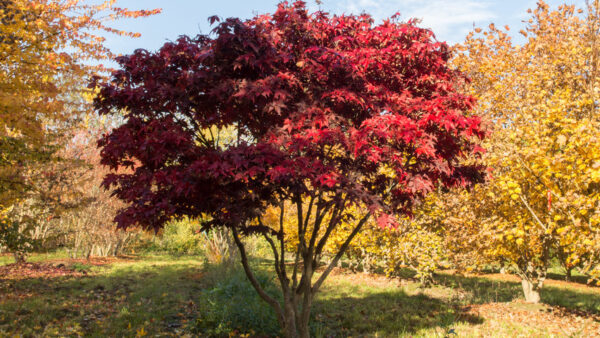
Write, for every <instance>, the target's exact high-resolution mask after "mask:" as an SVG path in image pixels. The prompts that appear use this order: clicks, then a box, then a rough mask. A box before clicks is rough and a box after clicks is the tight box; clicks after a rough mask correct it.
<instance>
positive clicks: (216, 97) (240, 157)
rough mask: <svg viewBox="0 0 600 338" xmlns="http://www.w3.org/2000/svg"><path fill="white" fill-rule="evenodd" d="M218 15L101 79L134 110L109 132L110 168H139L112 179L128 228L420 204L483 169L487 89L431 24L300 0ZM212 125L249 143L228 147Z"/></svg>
mask: <svg viewBox="0 0 600 338" xmlns="http://www.w3.org/2000/svg"><path fill="white" fill-rule="evenodd" d="M210 21H211V22H213V23H214V22H220V23H218V25H217V26H216V27H215V28H214V30H213V32H212V33H211V35H200V36H197V37H195V38H190V37H186V36H183V37H181V38H180V39H178V40H177V41H176V42H173V43H167V44H165V45H164V46H163V47H162V48H161V49H160V50H159V51H157V52H154V53H151V52H148V51H145V50H137V51H135V52H134V53H133V54H132V55H129V56H125V57H121V58H119V59H118V62H119V64H120V65H121V69H120V70H118V71H115V72H114V73H113V74H112V78H111V79H110V81H108V82H106V83H100V84H95V85H98V86H99V88H100V92H99V95H98V97H97V98H96V100H95V106H96V108H97V110H98V111H99V112H100V113H101V114H116V113H120V114H125V122H124V123H123V124H122V125H121V126H120V127H118V128H116V129H114V130H113V131H112V132H111V133H109V134H107V135H106V136H105V137H103V138H102V139H101V140H100V141H99V145H100V147H102V158H103V161H102V162H103V163H104V164H105V165H109V166H110V167H112V168H113V169H117V168H120V167H128V168H131V172H129V173H128V174H120V175H116V174H115V175H110V176H108V177H107V178H106V181H105V185H106V186H110V187H112V188H114V189H115V190H114V191H115V193H116V195H117V196H118V197H119V198H121V199H123V200H125V201H127V202H128V203H129V207H128V208H126V209H125V210H123V212H122V213H121V214H120V215H119V216H118V218H117V220H118V222H119V224H120V226H122V227H127V226H129V225H132V224H136V223H139V224H142V225H145V226H147V227H150V228H155V229H157V228H159V227H160V226H161V225H162V224H163V223H164V222H165V221H167V220H168V219H170V218H171V217H179V216H182V215H187V216H191V217H196V216H201V215H210V216H211V219H212V222H211V224H212V225H219V226H230V227H231V226H239V227H241V228H242V230H248V229H245V227H246V225H245V224H247V221H248V220H249V219H252V218H254V217H256V216H257V215H259V214H261V213H262V212H263V211H264V210H265V208H266V207H267V206H268V205H277V204H278V203H279V201H281V200H282V199H292V198H294V196H302V195H304V196H306V195H312V196H314V195H315V194H320V195H321V196H324V197H323V199H322V200H323V201H327V203H335V202H336V200H337V199H341V198H344V199H345V200H347V201H349V202H351V203H355V204H360V205H363V206H366V207H367V208H369V209H370V210H371V211H372V212H374V213H377V214H391V213H397V212H409V210H410V207H411V206H412V204H413V202H414V201H415V200H416V199H418V198H420V197H422V196H424V195H425V194H426V193H428V192H430V191H431V190H433V189H434V187H435V186H437V185H439V184H441V185H443V186H446V187H450V186H465V185H468V184H471V183H473V182H475V181H477V180H479V179H480V177H481V176H482V175H481V172H482V168H480V167H477V166H465V165H462V164H461V163H462V162H461V159H462V158H463V157H465V156H467V155H470V154H473V153H476V152H477V151H480V148H479V147H478V146H477V142H478V140H479V139H480V138H482V137H484V131H483V130H482V127H481V124H480V120H479V118H477V117H474V116H468V112H469V111H470V110H471V109H472V108H473V105H474V99H473V98H472V97H470V96H467V95H464V94H462V93H460V92H459V91H458V89H457V87H458V86H459V84H460V83H461V82H462V81H464V78H463V76H462V75H461V74H460V73H458V72H457V71H455V70H453V69H451V68H450V67H449V65H448V59H449V58H450V52H449V50H448V47H447V45H446V44H445V43H440V42H436V41H435V38H434V37H433V34H432V32H431V31H429V30H426V29H422V28H419V27H417V26H416V25H415V23H414V22H412V21H409V22H405V23H403V22H399V21H397V20H396V19H394V20H388V21H384V22H383V23H382V24H379V25H375V24H374V22H373V20H372V19H371V17H370V16H368V15H360V16H330V15H329V14H327V13H324V12H315V13H309V12H308V11H307V9H306V7H305V4H304V3H303V2H301V1H297V2H294V3H293V4H287V3H282V4H280V5H279V7H278V9H277V11H276V12H275V13H274V14H272V15H271V14H268V15H261V16H257V17H255V18H253V19H251V20H247V21H241V20H239V19H226V20H220V19H219V18H217V17H212V18H210ZM211 127H213V128H214V127H217V128H232V129H233V130H235V132H236V141H235V142H229V143H227V144H222V143H221V144H217V142H216V138H215V137H210V136H207V135H209V134H208V132H207V130H208V128H211ZM213 136H214V135H213ZM391 173H393V174H391ZM380 219H382V220H386V219H389V218H387V217H380ZM254 229H259V228H254ZM262 230H265V229H262ZM265 231H266V230H265Z"/></svg>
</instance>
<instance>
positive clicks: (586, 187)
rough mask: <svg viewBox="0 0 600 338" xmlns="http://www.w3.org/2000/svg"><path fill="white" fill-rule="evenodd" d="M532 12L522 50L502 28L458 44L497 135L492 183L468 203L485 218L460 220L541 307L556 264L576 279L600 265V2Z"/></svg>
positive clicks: (491, 149) (491, 147)
mask: <svg viewBox="0 0 600 338" xmlns="http://www.w3.org/2000/svg"><path fill="white" fill-rule="evenodd" d="M530 13H531V18H530V19H529V21H528V24H527V27H526V28H525V29H524V30H522V31H521V34H522V35H523V37H524V43H523V44H522V45H516V44H514V43H513V42H512V40H511V38H510V36H509V35H508V33H507V32H506V30H508V29H509V28H508V27H505V28H504V29H499V28H497V27H495V26H494V25H493V24H492V25H490V27H489V30H487V31H485V32H483V33H482V32H481V30H480V29H476V31H475V32H474V33H471V34H470V35H469V36H468V37H467V39H466V41H465V42H464V43H463V44H462V45H460V46H458V51H459V56H458V57H457V58H456V59H455V62H456V65H457V66H458V67H459V68H460V69H461V70H463V71H465V72H467V73H468V74H469V76H470V78H471V79H472V82H471V83H470V85H469V90H471V92H472V94H473V95H475V96H476V97H477V98H478V102H479V111H478V113H479V114H480V115H482V116H485V117H486V118H487V120H488V122H489V123H490V124H492V125H493V126H494V127H493V129H494V130H493V134H492V136H491V137H490V138H489V139H488V140H487V144H486V148H487V150H488V152H487V154H486V155H485V161H486V162H487V165H488V166H489V167H491V168H493V171H492V172H491V179H490V181H489V183H488V184H486V185H480V186H478V187H477V188H476V189H475V190H474V191H473V192H472V194H470V195H468V196H465V197H464V198H463V203H464V204H465V205H466V206H468V208H467V209H468V212H467V213H465V214H464V215H467V214H468V215H470V216H469V217H472V218H474V220H475V221H473V220H470V221H469V220H466V219H465V217H463V218H459V220H458V221H457V223H460V224H461V225H462V226H463V227H464V228H469V229H468V230H466V231H465V233H470V234H472V235H473V236H475V238H477V239H478V240H477V241H476V243H478V245H476V246H474V248H475V250H476V251H477V252H479V253H481V254H482V255H484V256H486V257H487V258H490V259H493V260H495V261H500V262H506V263H509V264H511V265H512V266H514V267H515V268H516V269H517V271H518V274H519V276H520V277H521V279H522V284H523V290H524V293H525V298H526V300H527V301H529V302H538V301H539V300H540V294H539V291H540V289H541V288H542V286H543V283H544V280H545V278H546V274H547V269H548V266H549V263H550V260H551V259H553V258H558V259H559V260H560V261H561V263H562V264H563V266H564V267H565V269H566V270H567V272H569V273H570V271H571V269H572V268H574V267H576V266H585V267H586V269H587V270H588V271H590V272H591V271H593V270H594V269H595V268H596V267H597V265H598V260H597V258H598V254H597V253H598V251H597V249H598V248H597V247H596V248H595V247H594V245H593V243H597V242H598V239H599V237H598V235H599V231H600V226H599V223H600V209H599V207H600V194H599V193H600V147H598V144H599V143H600V139H599V137H600V116H599V115H598V103H599V102H598V97H599V96H598V94H599V93H598V92H599V90H600V87H599V82H598V75H599V73H598V70H599V56H600V55H599V48H600V45H599V44H598V36H599V27H600V3H599V1H598V0H595V1H593V2H590V3H588V4H587V6H586V8H584V9H581V10H576V8H575V7H574V6H567V5H562V6H560V7H558V9H556V10H550V8H549V6H548V5H547V4H545V3H544V2H543V1H540V2H539V3H538V7H537V8H536V9H535V10H533V11H530ZM464 215H463V216H464Z"/></svg>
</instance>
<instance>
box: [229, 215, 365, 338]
mask: <svg viewBox="0 0 600 338" xmlns="http://www.w3.org/2000/svg"><path fill="white" fill-rule="evenodd" d="M342 207H343V206H342ZM342 207H340V208H341V209H343V208H342ZM281 208H282V209H281V210H282V215H283V205H282V206H281ZM298 209H299V214H300V215H301V214H302V208H301V206H299V207H298ZM325 210H326V209H325ZM324 213H325V211H323V210H321V209H320V207H318V208H317V212H316V215H320V216H316V217H315V224H314V227H315V228H314V229H313V231H311V232H312V236H311V238H310V240H309V241H306V239H305V238H304V232H303V231H302V230H304V231H305V230H306V229H307V228H306V227H302V228H301V229H300V230H301V231H299V234H300V236H299V238H300V243H299V245H298V250H297V252H296V254H295V259H294V263H293V272H292V274H291V276H288V272H287V271H286V264H285V250H284V246H285V245H284V236H283V225H282V226H281V229H280V231H279V232H278V233H277V234H276V235H274V236H275V237H273V238H271V237H270V236H269V235H266V234H263V237H264V238H265V240H266V241H267V242H268V243H269V245H270V247H271V249H272V251H273V258H274V267H275V272H276V274H277V278H278V279H279V282H280V289H281V295H282V296H283V297H282V298H283V304H281V303H280V302H279V301H278V300H276V299H275V298H273V297H272V296H270V295H269V294H267V293H266V292H265V290H264V289H263V288H262V287H261V285H260V284H259V283H258V281H257V279H256V278H255V276H254V273H253V272H252V269H251V267H250V264H249V262H248V257H247V255H246V250H245V247H244V244H243V243H242V241H241V240H240V236H239V233H238V230H237V229H235V228H232V229H231V230H232V235H233V239H234V242H235V244H236V246H237V247H238V249H239V252H240V257H241V263H242V266H243V267H244V272H245V273H246V277H248V280H249V281H250V283H251V284H252V286H253V287H254V289H255V290H256V292H257V293H258V294H259V296H260V297H261V298H262V299H263V300H264V301H266V302H267V303H268V304H269V305H270V306H271V307H272V308H273V309H274V310H275V313H276V314H277V320H278V322H279V325H280V326H281V329H282V332H283V334H284V335H285V337H288V338H298V337H301V338H309V337H310V330H309V322H310V312H311V308H312V302H313V299H314V296H315V294H316V293H317V292H318V290H319V288H320V287H321V285H322V284H323V282H324V280H325V279H326V278H327V276H328V275H329V273H331V271H332V270H333V268H334V267H335V266H337V264H338V262H339V260H340V259H341V257H342V255H343V254H344V252H345V251H346V250H347V249H348V246H349V244H350V242H351V241H352V239H353V238H354V237H355V236H356V234H357V233H358V232H359V231H360V229H361V228H362V226H363V225H364V224H365V223H366V222H367V220H368V219H369V217H370V214H367V215H365V216H364V217H362V219H361V220H360V221H359V222H358V223H357V225H356V227H355V228H354V230H353V231H352V233H351V234H350V235H349V236H348V238H347V239H346V241H345V242H344V244H342V246H341V248H340V249H339V251H338V253H337V254H336V255H335V257H334V258H333V260H332V261H331V262H330V263H329V264H328V265H327V267H326V268H325V270H324V271H323V272H322V273H321V275H320V276H319V278H318V279H317V281H316V282H315V283H313V281H312V279H313V275H314V273H315V270H316V268H317V266H318V258H319V257H320V256H321V254H322V250H323V248H324V246H325V244H326V242H327V239H328V237H329V235H330V234H331V231H332V230H333V228H334V226H335V225H336V224H337V222H338V221H336V220H335V219H334V220H332V221H331V222H330V224H329V226H328V228H327V230H326V231H325V235H323V236H322V237H321V238H320V240H319V241H317V236H318V230H319V227H320V225H321V222H322V220H323V215H324ZM307 214H308V215H310V214H311V213H310V208H309V210H308V212H307ZM334 215H338V216H339V214H337V213H336V212H334ZM280 222H281V224H283V216H281V219H280ZM307 222H308V219H303V217H299V220H298V224H307ZM274 239H275V240H277V241H278V243H277V244H276V243H275V240H274ZM278 245H279V249H278V248H277V246H278ZM290 277H291V278H290ZM297 277H300V278H299V280H298V278H297Z"/></svg>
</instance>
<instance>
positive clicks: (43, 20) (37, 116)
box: [0, 0, 159, 207]
mask: <svg viewBox="0 0 600 338" xmlns="http://www.w3.org/2000/svg"><path fill="white" fill-rule="evenodd" d="M115 2H116V1H115V0H108V1H104V2H102V3H100V4H86V3H85V2H84V1H80V0H76V1H62V0H2V1H0V21H1V22H2V25H1V26H0V36H1V38H0V62H2V64H3V65H4V66H3V67H2V69H0V89H1V90H0V150H1V151H2V157H1V158H0V205H3V206H4V207H9V206H10V205H11V202H12V201H14V199H15V198H18V197H19V196H20V194H21V193H22V192H23V191H24V190H26V189H27V188H28V187H30V186H31V184H30V182H27V177H25V176H24V173H25V172H26V171H27V169H26V166H27V164H28V163H33V162H43V161H48V160H49V158H50V157H51V154H52V152H53V151H54V150H55V148H56V141H57V140H56V139H55V136H56V135H59V136H60V133H61V132H62V131H63V130H64V128H67V127H68V126H69V124H71V123H73V122H76V121H77V117H81V115H82V114H84V113H89V103H86V102H85V101H84V100H81V99H80V98H81V93H82V92H84V91H85V89H86V86H85V82H86V81H87V80H86V77H87V76H89V75H91V74H92V73H96V72H99V71H102V70H103V67H102V66H99V65H93V63H92V62H90V61H101V60H107V59H109V58H112V57H113V55H112V53H111V52H110V50H109V49H108V48H107V47H105V46H104V40H105V39H104V38H103V37H101V36H100V35H98V34H99V32H101V31H105V32H109V33H115V34H119V35H128V36H131V37H135V36H138V34H136V33H129V32H125V31H121V30H116V29H114V28H111V27H110V26H109V25H108V23H109V22H110V21H113V20H118V19H121V18H132V17H140V16H148V15H152V14H156V13H158V12H159V10H152V11H145V10H142V11H130V10H128V9H124V8H117V7H115V6H114V4H115ZM82 84H84V85H82Z"/></svg>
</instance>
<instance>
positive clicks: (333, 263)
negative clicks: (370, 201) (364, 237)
mask: <svg viewBox="0 0 600 338" xmlns="http://www.w3.org/2000/svg"><path fill="white" fill-rule="evenodd" d="M369 217H371V213H367V214H366V215H365V216H363V218H362V219H361V220H360V221H359V222H358V224H357V225H356V227H355V228H354V230H352V233H351V234H350V236H348V238H346V241H345V242H344V244H342V247H341V248H340V250H339V251H338V253H337V254H336V255H335V257H334V258H333V260H332V261H331V263H329V266H328V267H327V269H325V271H323V273H322V274H321V276H319V279H318V280H317V282H316V283H315V284H314V285H313V287H312V290H311V293H313V294H315V293H316V292H317V291H319V288H320V287H321V284H323V282H324V281H325V278H327V276H329V273H331V270H333V268H334V267H335V266H336V265H337V263H338V261H339V260H340V258H342V255H343V254H344V252H345V251H346V249H348V246H349V245H350V242H352V240H353V239H354V237H355V236H356V234H358V233H359V232H360V229H361V228H362V227H363V225H364V224H365V223H366V222H367V221H368V220H369Z"/></svg>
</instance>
